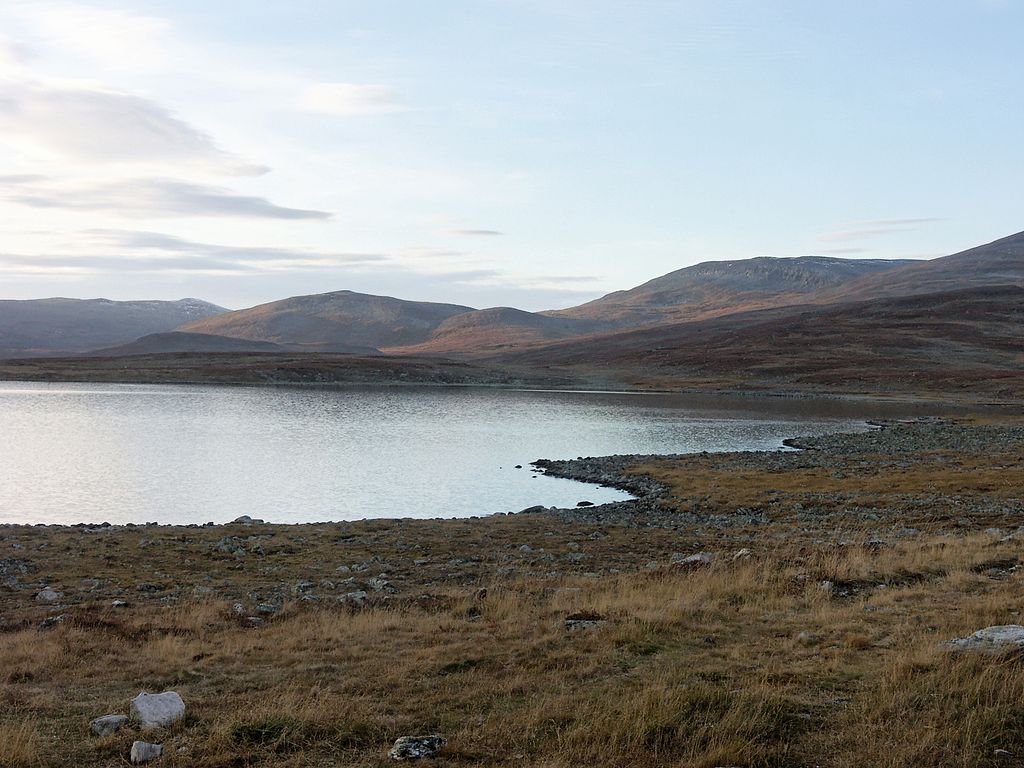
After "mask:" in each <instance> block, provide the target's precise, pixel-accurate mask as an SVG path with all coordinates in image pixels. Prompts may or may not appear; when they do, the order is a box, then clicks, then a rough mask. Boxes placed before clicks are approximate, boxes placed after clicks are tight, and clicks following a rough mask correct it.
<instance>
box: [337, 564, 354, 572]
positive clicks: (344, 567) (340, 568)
mask: <svg viewBox="0 0 1024 768" xmlns="http://www.w3.org/2000/svg"><path fill="white" fill-rule="evenodd" d="M335 570H336V571H337V572H338V573H352V569H351V568H349V567H348V566H347V565H339V566H338V567H337V568H336V569H335Z"/></svg>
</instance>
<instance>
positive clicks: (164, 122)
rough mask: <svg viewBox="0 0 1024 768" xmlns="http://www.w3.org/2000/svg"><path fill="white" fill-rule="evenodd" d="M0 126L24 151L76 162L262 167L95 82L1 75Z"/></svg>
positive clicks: (231, 169) (153, 106)
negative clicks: (65, 82)
mask: <svg viewBox="0 0 1024 768" xmlns="http://www.w3.org/2000/svg"><path fill="white" fill-rule="evenodd" d="M0 132H2V133H3V135H4V138H5V139H6V140H7V141H9V142H14V143H16V144H17V145H18V146H19V147H20V148H21V149H22V151H23V152H26V153H28V154H29V155H39V154H42V155H44V156H49V157H51V158H57V159H65V160H69V161H74V162H84V163H94V164H107V163H130V164H142V165H171V166H174V167H176V168H180V167H181V165H182V164H189V165H193V166H197V167H198V168H200V169H203V170H213V171H218V172H222V173H232V174H256V173H262V172H265V171H266V168H262V167H259V166H254V165H251V164H248V163H245V162H243V161H241V160H240V159H238V158H236V157H234V156H232V155H231V154H229V153H227V152H225V151H224V150H223V149H221V148H220V147H218V146H217V145H216V144H215V143H214V141H213V139H212V138H210V136H208V135H207V134H206V133H204V132H203V131H201V130H199V129H197V128H194V127H193V126H191V125H189V124H188V123H186V122H185V121H184V120H182V119H180V118H178V117H176V116H175V115H173V114H172V113H171V112H170V111H168V110H167V109H165V108H164V107H162V106H160V105H159V104H157V103H156V102H153V101H150V100H149V99H144V98H141V97H139V96H133V95H131V94H127V93H121V92H119V91H114V90H107V89H101V88H97V87H84V86H77V85H63V84H61V85H58V84H44V83H42V82H30V81H18V80H11V79H8V80H4V81H0Z"/></svg>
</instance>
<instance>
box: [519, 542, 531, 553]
mask: <svg viewBox="0 0 1024 768" xmlns="http://www.w3.org/2000/svg"><path fill="white" fill-rule="evenodd" d="M519 551H520V552H522V553H523V554H524V555H528V554H530V553H531V552H533V547H531V546H530V545H529V544H523V546H521V547H520V548H519Z"/></svg>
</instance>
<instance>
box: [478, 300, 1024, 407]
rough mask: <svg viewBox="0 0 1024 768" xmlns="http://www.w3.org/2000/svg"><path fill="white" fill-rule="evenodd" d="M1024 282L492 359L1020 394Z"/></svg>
mask: <svg viewBox="0 0 1024 768" xmlns="http://www.w3.org/2000/svg"><path fill="white" fill-rule="evenodd" d="M1022 331H1024V287H1022V286H1018V285H1002V286H987V287H975V288H966V289H962V290H958V291H946V292H938V293H928V294H918V295H913V296H899V297H894V298H880V299H872V300H868V301H861V302H847V303H842V304H836V305H825V306H819V305H805V306H803V307H799V308H795V307H790V308H784V309H778V308H777V309H768V310H757V311H752V312H742V313H737V314H733V315H728V316H722V317H717V318H711V319H707V320H699V321H690V322H684V323H671V324H665V325H660V326H656V327H651V328H643V329H634V330H630V331H621V332H617V333H610V334H603V335H598V336H591V337H587V338H584V339H574V340H568V341H561V342H552V343H547V344H543V345H536V346H534V347H532V348H529V349H524V350H519V351H515V352H507V353H504V354H502V355H494V356H492V357H491V358H490V360H489V362H491V363H492V364H493V363H503V364H506V365H511V366H514V367H517V368H526V369H532V370H544V371H545V372H547V373H549V374H552V375H575V376H577V377H581V378H583V379H587V378H591V379H593V377H594V376H595V375H599V376H601V377H605V380H606V381H615V382H617V383H620V384H622V383H628V384H646V385H651V386H669V387H679V386H686V385H687V384H691V383H692V384H696V383H700V384H701V385H702V386H707V385H709V384H716V385H721V386H732V385H735V384H737V383H740V384H743V385H747V386H755V387H761V386H769V387H776V388H777V387H778V386H780V385H786V386H794V387H799V388H802V389H813V388H824V389H828V388H849V387H854V388H858V387H859V388H861V389H862V390H864V391H873V392H878V393H880V392H885V391H902V392H908V391H948V390H949V389H950V388H953V387H962V386H972V387H978V388H981V389H985V390H988V391H992V392H997V393H1006V392H1012V393H1015V394H1018V395H1019V394H1024V342H1022V338H1024V333H1022Z"/></svg>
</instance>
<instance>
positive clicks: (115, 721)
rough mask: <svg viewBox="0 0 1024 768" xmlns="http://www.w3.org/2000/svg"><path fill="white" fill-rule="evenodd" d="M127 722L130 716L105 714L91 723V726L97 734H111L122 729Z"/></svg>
mask: <svg viewBox="0 0 1024 768" xmlns="http://www.w3.org/2000/svg"><path fill="white" fill-rule="evenodd" d="M127 722H128V718H127V717H125V716H124V715H104V716H103V717H97V718H96V719H95V720H93V721H92V722H91V723H89V728H90V730H92V732H93V733H95V734H96V735H97V736H109V735H110V734H112V733H115V732H116V731H119V730H121V729H122V728H123V727H124V726H125V724H126V723H127Z"/></svg>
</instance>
